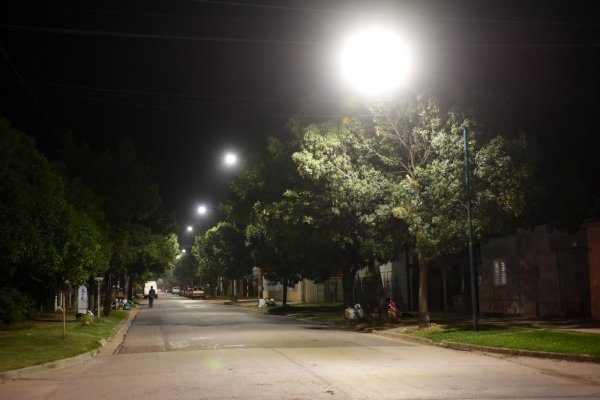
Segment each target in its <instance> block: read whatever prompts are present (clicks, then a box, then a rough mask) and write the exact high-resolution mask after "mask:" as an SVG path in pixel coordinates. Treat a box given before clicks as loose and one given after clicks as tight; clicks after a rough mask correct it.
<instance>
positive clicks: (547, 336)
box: [410, 325, 600, 356]
mask: <svg viewBox="0 0 600 400" xmlns="http://www.w3.org/2000/svg"><path fill="white" fill-rule="evenodd" d="M410 334H411V335H413V336H419V337H424V338H427V339H430V340H433V341H434V342H442V341H450V342H458V343H467V344H474V345H480V346H489V347H501V348H506V349H513V350H531V351H546V352H553V353H564V354H588V355H592V356H600V335H598V334H595V333H584V332H573V331H563V330H561V331H558V330H552V329H541V328H522V327H514V326H499V325H481V326H480V327H479V330H478V331H474V330H473V329H472V328H471V327H467V326H435V327H432V328H427V329H417V330H413V331H411V332H410Z"/></svg>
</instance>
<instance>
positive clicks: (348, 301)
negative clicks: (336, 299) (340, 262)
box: [342, 265, 355, 308]
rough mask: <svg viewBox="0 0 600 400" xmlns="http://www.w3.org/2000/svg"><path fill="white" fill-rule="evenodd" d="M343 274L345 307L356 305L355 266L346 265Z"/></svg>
mask: <svg viewBox="0 0 600 400" xmlns="http://www.w3.org/2000/svg"><path fill="white" fill-rule="evenodd" d="M342 272H343V274H342V283H343V289H344V307H346V308H347V307H354V297H353V295H352V294H353V286H354V274H355V268H352V267H351V266H347V265H344V266H343V271H342Z"/></svg>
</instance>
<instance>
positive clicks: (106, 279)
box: [98, 273, 112, 317]
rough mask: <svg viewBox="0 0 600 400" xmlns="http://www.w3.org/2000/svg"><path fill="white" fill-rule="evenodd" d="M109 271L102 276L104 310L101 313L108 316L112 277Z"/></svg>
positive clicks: (110, 303) (110, 302)
mask: <svg viewBox="0 0 600 400" xmlns="http://www.w3.org/2000/svg"><path fill="white" fill-rule="evenodd" d="M111 278H112V277H111V275H110V274H109V273H106V275H105V276H104V282H103V283H104V311H103V313H102V314H103V315H104V316H105V317H108V316H109V315H110V309H111V306H112V279H111ZM98 315H100V308H99V307H98Z"/></svg>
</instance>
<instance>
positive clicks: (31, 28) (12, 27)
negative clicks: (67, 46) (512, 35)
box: [0, 24, 600, 49]
mask: <svg viewBox="0 0 600 400" xmlns="http://www.w3.org/2000/svg"><path fill="white" fill-rule="evenodd" d="M0 29H6V30H12V31H20V32H37V33H55V34H64V35H81V36H95V37H125V38H131V39H159V40H185V41H196V42H222V43H248V44H275V45H290V44H291V45H301V46H315V45H320V44H321V43H320V42H316V41H302V40H275V39H249V38H239V37H238V38H229V37H219V36H190V35H167V34H152V33H132V32H110V31H90V30H82V29H67V28H50V27H37V26H24V25H10V24H0ZM424 47H430V48H432V49H435V48H457V47H471V48H490V49H502V48H513V49H517V48H521V49H533V48H547V49H551V48H596V47H600V42H591V43H531V44H529V43H523V42H519V43H455V44H448V43H442V44H432V45H429V46H424Z"/></svg>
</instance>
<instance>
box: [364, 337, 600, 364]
mask: <svg viewBox="0 0 600 400" xmlns="http://www.w3.org/2000/svg"><path fill="white" fill-rule="evenodd" d="M373 333H374V334H376V335H380V336H384V337H387V338H391V339H401V340H406V341H408V342H414V343H419V344H423V345H427V346H438V347H444V348H446V349H452V350H460V351H474V352H479V353H492V354H504V355H507V356H520V357H535V358H546V359H552V360H565V361H576V362H592V363H600V357H598V356H591V355H588V354H565V353H553V352H547V351H531V350H513V349H507V348H503V347H489V346H479V345H475V344H467V343H458V342H448V341H443V342H440V343H436V342H434V341H433V340H430V339H426V338H421V337H416V336H412V335H408V334H405V333H389V332H386V331H373Z"/></svg>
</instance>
